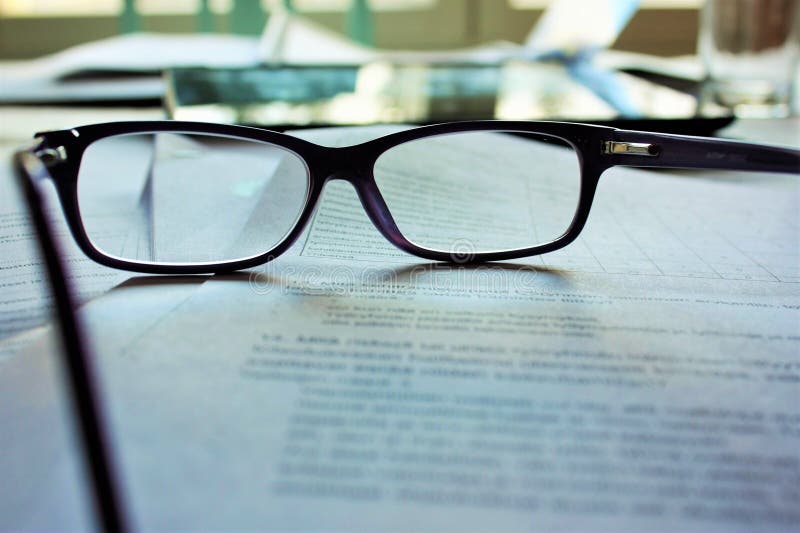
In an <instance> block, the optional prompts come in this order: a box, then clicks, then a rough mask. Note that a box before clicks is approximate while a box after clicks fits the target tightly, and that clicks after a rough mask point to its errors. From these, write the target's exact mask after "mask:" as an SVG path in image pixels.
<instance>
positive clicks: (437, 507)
mask: <svg viewBox="0 0 800 533" xmlns="http://www.w3.org/2000/svg"><path fill="white" fill-rule="evenodd" d="M19 113H20V114H19V115H18V116H24V113H23V112H19ZM70 118H71V117H70ZM91 120H93V121H94V120H97V119H96V118H92V119H91ZM78 122H80V121H78ZM798 127H800V123H798V121H797V120H792V121H785V122H779V123H771V124H768V125H767V124H765V123H759V122H752V123H748V124H741V125H737V126H734V129H732V130H731V131H732V132H733V133H734V134H736V135H737V136H741V135H743V134H747V135H755V136H756V137H759V136H765V137H762V138H761V139H766V138H767V137H766V136H770V137H769V140H772V141H775V140H779V139H778V137H779V136H780V138H781V139H785V141H784V142H789V143H791V144H794V145H797V144H800V143H798ZM781 132H782V133H781ZM784 135H786V137H783V136H784ZM603 180H604V182H603V183H602V184H601V188H600V191H599V193H598V198H597V202H598V204H597V205H596V206H595V207H594V208H593V212H592V215H591V220H590V224H589V227H587V232H588V233H587V235H586V237H585V238H582V239H583V241H582V242H579V243H576V245H577V246H578V248H577V249H576V250H575V251H572V252H565V253H563V254H561V253H559V254H552V255H551V256H546V257H545V258H543V259H541V260H531V261H529V262H518V263H516V264H515V265H511V266H509V267H508V268H506V267H493V268H491V269H486V270H465V269H455V270H450V269H442V268H439V267H438V266H436V265H425V264H422V265H420V263H419V261H417V260H408V261H406V262H404V263H400V262H397V263H390V264H388V265H387V264H384V263H378V264H376V263H369V262H368V261H362V260H360V259H350V260H348V259H346V258H344V257H345V256H346V253H342V252H343V251H342V250H341V249H338V250H337V249H336V248H335V247H333V248H332V247H330V246H327V247H326V248H325V250H322V248H318V250H317V252H316V253H315V254H314V255H311V256H306V257H305V258H303V257H300V258H297V263H292V262H282V261H276V262H275V263H273V264H272V266H270V267H269V268H267V267H265V268H264V269H261V270H256V272H255V275H254V276H253V275H240V276H226V277H217V278H214V279H210V280H206V279H203V280H194V281H191V282H184V283H182V284H178V283H169V284H167V285H160V286H159V287H158V290H157V291H153V290H152V286H151V285H150V284H148V283H147V282H146V280H145V282H142V281H141V280H140V282H139V283H132V284H131V283H129V284H127V285H125V286H123V287H121V288H119V289H117V290H114V291H111V292H110V293H109V294H107V295H105V296H104V297H101V298H97V299H95V300H93V301H92V302H91V303H89V304H88V305H87V306H86V307H85V316H86V319H87V321H88V323H89V325H90V326H92V330H93V332H94V334H95V335H96V341H97V346H98V347H101V349H102V357H103V358H104V359H103V360H104V363H103V364H104V370H105V372H106V373H107V376H106V377H107V379H108V381H107V383H108V388H109V389H110V390H111V391H113V393H114V394H112V396H113V397H112V399H111V409H110V410H111V415H112V418H113V420H114V421H115V422H118V423H119V427H120V428H121V429H120V430H119V431H120V432H119V434H118V437H119V438H120V441H122V442H121V444H120V447H121V450H122V451H121V454H122V459H123V461H124V462H125V463H126V464H127V465H128V466H127V468H128V469H127V470H126V474H127V478H126V480H127V481H128V482H129V486H130V487H131V489H130V491H131V495H132V502H133V507H134V511H135V512H136V515H137V519H138V521H139V524H140V525H143V526H145V527H149V528H154V529H174V528H175V527H176V526H183V527H187V528H190V529H194V528H196V529H232V528H234V529H251V528H258V527H259V526H260V527H263V526H264V525H265V524H269V526H268V527H275V528H276V529H287V528H296V529H320V528H326V529H354V530H378V529H388V528H397V529H403V530H412V529H413V530H416V529H430V530H443V529H464V528H465V527H470V528H474V529H476V530H497V529H502V530H527V529H530V528H531V527H532V524H535V525H536V527H541V528H543V529H555V528H568V529H582V530H588V529H594V530H606V529H634V530H642V529H645V528H647V529H654V528H655V529H664V528H672V527H680V528H681V529H686V530H691V529H695V530H702V531H708V530H712V529H718V530H729V529H731V528H737V527H740V528H743V529H750V528H755V529H759V530H776V531H781V530H791V529H796V527H797V525H798V524H799V523H800V517H798V515H797V513H796V508H797V506H796V505H794V504H795V503H796V491H793V487H796V486H797V479H798V477H797V476H798V464H800V457H799V456H798V452H797V450H798V449H800V447H798V446H797V443H798V441H797V436H798V435H800V431H798V428H799V427H800V426H798V425H797V424H798V421H800V419H799V418H798V412H797V402H796V398H797V394H798V389H797V381H796V379H795V378H796V376H797V375H798V373H800V372H798V366H797V356H798V353H799V352H798V348H797V337H796V334H797V331H798V328H797V325H798V324H800V322H798V315H797V301H798V297H799V296H800V289H798V284H797V281H798V280H800V275H798V274H800V272H797V271H794V272H792V271H788V270H781V271H777V270H774V269H773V270H770V268H769V267H770V265H769V264H767V263H768V259H769V258H770V257H771V256H770V254H773V253H775V252H774V250H760V251H759V250H757V249H755V248H745V252H742V253H744V255H748V254H750V255H752V257H751V259H752V262H753V263H755V264H748V265H744V264H739V265H738V266H740V267H742V268H741V269H740V270H735V269H733V267H734V266H737V265H735V264H733V263H731V262H729V261H728V262H726V260H725V259H724V258H723V255H724V253H723V252H725V253H728V252H730V251H731V250H732V248H736V247H735V246H734V244H736V243H730V242H728V244H730V245H731V246H728V247H724V249H723V247H722V246H721V245H720V243H721V242H722V241H725V240H726V239H727V238H728V235H726V234H724V233H723V234H721V235H720V234H719V233H718V230H719V229H720V225H721V224H727V223H730V222H732V221H735V220H734V218H735V217H734V215H735V214H736V209H734V206H736V205H741V206H744V205H747V206H750V207H753V206H755V207H756V209H755V210H753V212H752V216H751V218H750V219H748V220H751V221H752V222H753V224H754V226H753V227H752V228H751V229H752V231H751V232H748V236H752V235H756V234H758V233H759V232H760V231H770V230H772V229H774V228H775V225H774V224H771V223H769V222H770V220H771V219H772V218H774V217H781V216H788V217H792V216H794V217H795V218H794V222H795V223H796V222H797V220H796V216H797V212H798V211H797V205H798V200H800V198H799V197H798V191H800V189H798V187H797V186H796V185H792V181H791V180H787V179H783V178H779V177H775V176H766V175H757V176H753V175H750V176H746V175H745V174H742V173H725V174H724V175H723V174H721V173H719V174H717V173H709V172H703V173H700V172H697V173H694V172H688V171H681V172H676V173H663V172H661V173H649V172H642V171H637V170H625V169H620V170H619V171H616V170H615V171H614V172H612V173H610V174H609V176H607V177H604V178H603ZM752 180H762V182H763V184H764V185H763V186H764V191H763V194H761V193H760V192H759V190H758V189H756V188H752V187H750V186H749V185H748V184H750V183H751V182H752ZM675 187H680V190H681V191H682V193H681V194H677V193H676V192H675V190H674V189H675ZM776 187H777V188H778V190H781V191H785V193H786V194H784V195H780V194H776V193H775V188H776ZM683 191H685V192H683ZM715 192H716V193H719V194H718V195H716V196H714V195H713V194H712V193H715ZM326 194H327V193H326ZM331 194H337V195H341V196H337V198H345V193H344V191H341V190H339V191H336V190H332V191H331ZM709 195H711V196H712V198H713V200H714V201H713V202H710V203H705V202H699V203H698V198H701V197H703V198H707V197H708V196H709ZM767 198H768V199H771V200H776V203H774V204H764V203H762V202H763V201H764V199H767ZM644 199H647V202H644V201H643V200H644ZM678 202H680V203H678ZM715 204H716V205H715ZM759 206H763V207H762V208H758V207H759ZM711 207H714V209H715V211H713V212H712V211H710V208H711ZM792 207H794V208H793V209H792ZM703 213H713V215H715V216H709V215H706V216H703ZM721 213H724V216H721V215H720V214H721ZM325 215H326V213H325V212H324V210H323V209H321V210H320V213H319V214H318V218H317V220H316V221H315V223H323V222H324V216H325ZM654 219H659V220H660V221H661V222H660V223H661V227H663V228H667V230H669V231H667V230H665V231H663V232H662V233H660V234H658V235H657V236H658V237H659V238H661V239H664V240H667V239H669V242H667V244H670V245H672V247H671V248H669V249H668V252H669V253H668V254H666V255H664V256H661V257H656V256H655V255H654V254H653V253H652V251H653V250H654V248H648V247H647V246H645V245H644V244H643V243H644V241H645V240H647V239H650V240H652V237H653V235H652V234H651V235H644V234H642V232H641V230H642V229H644V228H653V227H656V225H657V224H656V221H654ZM718 219H719V220H718ZM759 221H762V222H763V224H759ZM787 222H788V223H791V222H792V220H791V219H788V220H787ZM366 227H368V226H366ZM745 229H747V228H745ZM311 231H312V232H313V231H314V228H312V230H311ZM364 231H367V230H366V229H365V230H364ZM670 232H672V233H670ZM670 235H672V237H670ZM798 236H799V234H798V233H797V232H794V233H791V234H790V240H789V242H788V243H784V244H785V250H784V251H786V253H789V254H794V255H795V256H796V255H797V254H798V249H799V248H800V246H799V243H800V240H798ZM720 237H722V238H720ZM637 246H638V251H637V250H636V248H637ZM681 246H683V248H681ZM715 246H717V247H716V248H715ZM587 251H588V252H587ZM344 252H347V250H344ZM589 252H590V253H589ZM740 252H741V250H740ZM337 254H338V256H337ZM625 254H628V255H625ZM633 254H636V255H635V256H634V255H633ZM753 254H757V255H753ZM620 256H624V257H631V258H633V257H635V259H637V261H636V264H634V261H632V260H631V261H627V263H624V264H623V263H621V262H615V261H614V259H615V257H620ZM712 256H714V257H715V260H712ZM591 259H593V260H594V261H595V262H594V263H590V260H591ZM648 261H649V263H648ZM796 264H797V263H796ZM295 265H302V266H304V267H305V268H310V267H311V266H314V267H315V268H316V270H314V273H315V276H317V277H316V278H313V279H311V278H309V277H304V276H303V273H304V272H305V273H306V274H307V273H308V272H311V270H305V271H299V270H293V268H294V266H295ZM745 266H746V267H747V268H744V267H745ZM757 266H760V267H761V270H759V269H758V268H756V267H757ZM344 267H348V268H350V270H344V269H343V268H344ZM723 267H725V268H723ZM764 270H766V272H767V274H769V275H771V276H772V278H770V279H768V280H762V278H760V277H759V276H760V275H766V274H764ZM798 270H800V265H798ZM354 272H355V273H356V274H357V276H356V277H354V278H352V279H349V278H348V276H349V275H350V274H351V273H354ZM365 272H366V273H367V274H368V275H369V276H372V277H369V278H368V277H365V276H361V274H362V273H365ZM378 275H385V276H386V277H384V278H381V277H379V276H378ZM376 276H378V277H376ZM459 276H461V277H460V278H459ZM320 280H322V281H323V282H322V283H321V282H320ZM343 280H344V282H345V284H344V285H342V282H343ZM437 280H439V281H442V280H446V283H441V284H438V282H437ZM328 281H334V282H336V283H333V284H332V283H327V282H328ZM390 282H391V283H395V285H391V288H392V291H386V290H382V287H384V286H386V284H388V283H390ZM470 283H476V284H480V285H472V286H470V285H469V284H470ZM342 287H344V288H342ZM470 287H472V288H473V289H475V288H476V287H480V290H473V291H472V292H469V291H467V290H466V289H469V288H470ZM154 293H155V294H157V297H154ZM421 316H424V317H425V318H424V319H420V318H413V319H412V318H409V317H421ZM388 323H391V324H390V325H391V327H390V325H387V324H388ZM382 324H383V325H382ZM308 332H311V334H309V333H308ZM454 332H455V333H454ZM165 343H169V347H170V349H169V350H168V351H165V350H164V345H165ZM42 350H44V348H41V347H40V348H39V350H38V352H37V350H32V351H26V352H25V353H21V354H19V355H17V356H15V357H12V358H11V359H9V360H8V361H7V362H6V363H5V364H4V365H3V366H0V385H1V386H3V387H5V388H4V389H0V398H2V401H0V405H3V406H4V408H5V411H3V412H2V415H3V416H2V417H0V420H4V421H6V422H7V425H6V426H5V427H14V428H16V429H17V430H18V432H16V433H14V437H19V436H21V435H25V436H27V437H30V436H31V435H38V436H39V437H44V434H43V433H44V432H43V431H42V429H41V428H42V427H44V428H47V430H48V431H49V432H50V433H52V435H50V438H46V439H45V438H41V439H39V440H35V439H29V440H25V444H27V449H24V450H20V448H21V447H22V445H20V444H19V442H20V440H16V441H15V440H13V438H12V441H11V442H12V444H13V443H14V442H16V443H17V446H15V447H14V448H13V449H14V451H15V452H19V453H22V454H23V456H25V457H26V461H25V462H24V463H19V462H17V463H15V466H14V468H13V470H9V469H10V468H11V467H10V466H8V465H7V464H2V466H0V472H9V471H10V472H11V473H12V474H14V478H15V479H18V480H19V482H18V483H17V486H16V489H17V492H16V494H15V495H12V496H13V497H11V498H7V499H5V498H4V499H3V501H4V502H5V505H6V507H4V508H3V509H1V510H2V511H3V512H0V516H3V517H13V518H14V519H15V520H16V522H14V523H9V524H8V527H20V526H19V525H20V524H22V526H21V527H22V528H32V529H36V528H46V527H48V526H50V527H57V526H59V525H60V526H63V524H79V525H80V524H85V520H86V516H85V508H83V507H82V505H81V503H80V500H79V498H76V497H75V493H74V490H75V489H74V487H76V486H79V483H78V482H77V481H76V476H75V470H74V464H72V463H70V462H69V461H68V460H67V459H65V457H69V454H68V453H67V452H64V451H63V450H62V451H61V452H57V451H54V450H53V447H55V446H56V445H61V446H63V447H64V449H66V450H69V446H68V444H67V442H68V441H66V439H65V438H64V435H63V434H62V433H61V432H63V431H64V428H63V423H64V422H63V419H62V418H65V415H64V413H63V412H62V413H61V417H59V416H57V415H58V411H57V410H56V411H52V410H51V411H47V410H46V409H44V408H43V407H42V406H43V405H44V406H47V405H50V403H51V402H52V403H55V404H57V403H58V402H57V401H55V400H57V399H58V395H57V393H56V392H55V391H54V390H53V389H52V383H50V385H51V387H50V389H47V387H45V385H47V381H46V380H45V381H42V379H41V376H39V377H37V375H38V374H37V372H36V371H37V370H38V371H42V372H45V373H46V371H47V369H48V368H49V366H48V365H47V364H45V363H43V361H44V360H45V359H44V358H43V355H42V354H43V352H42ZM126 350H127V351H126ZM37 353H39V356H38V357H39V358H38V359H37V358H36V356H37ZM120 354H121V356H119V357H118V355H120ZM220 354H224V356H225V357H224V358H220ZM23 357H27V358H28V360H29V361H31V362H37V365H23V364H22V363H18V361H25V359H22V358H23ZM44 357H46V353H45V354H44ZM26 368H27V370H26V373H24V374H20V375H25V376H27V377H28V378H29V379H32V380H33V381H32V383H34V384H35V385H36V386H37V387H39V388H36V389H34V388H33V387H27V386H24V385H22V384H20V381H19V380H17V381H14V382H12V383H9V379H8V373H9V372H11V371H12V370H13V371H14V372H21V371H22V370H24V369H26ZM9 369H12V370H9ZM21 369H22V370H21ZM165 376H166V377H165ZM4 377H5V378H6V379H3V378H4ZM14 383H16V386H15V387H14V385H13V384H14ZM25 385H27V384H25ZM198 386H202V389H201V390H202V391H203V393H202V394H197V390H198V389H197V387H198ZM8 387H14V388H13V393H14V394H18V395H19V396H17V397H19V398H21V400H20V402H19V405H18V406H12V407H9V404H8V402H6V403H4V402H5V401H6V399H7V398H9V397H14V395H12V394H11V393H10V392H9V388H8ZM31 405H37V406H38V407H39V409H38V410H36V411H35V413H34V414H35V415H37V416H39V417H42V416H45V415H43V414H42V413H43V412H46V413H49V414H47V415H46V416H45V419H46V420H47V421H48V422H49V423H50V424H51V425H42V424H38V425H37V427H34V428H31V427H30V425H28V427H25V425H24V424H20V421H19V417H17V419H16V420H15V419H14V418H13V416H12V415H13V413H14V411H13V410H14V409H15V408H19V409H29V408H30V407H31ZM24 412H26V413H27V411H24ZM54 413H55V414H54ZM33 419H34V420H39V419H37V418H35V417H34V418H33ZM59 420H61V421H60V422H59ZM14 424H16V425H14ZM51 428H53V429H52V431H50V429H51ZM6 436H7V435H6ZM178 437H180V438H178ZM42 442H44V443H47V446H36V444H37V443H42ZM25 454H27V455H25ZM37 454H43V455H37ZM54 456H55V457H58V458H59V459H60V460H59V461H55V460H53V459H52V458H53V457H54ZM31 457H38V458H39V460H38V461H37V460H35V459H31ZM20 464H24V465H25V467H20V466H19V465H20ZM71 464H72V466H70V465H71ZM54 465H57V466H54ZM4 477H5V478H6V479H8V476H4ZM44 487H47V490H45V489H44ZM60 491H64V492H63V493H61V492H60ZM64 494H67V495H68V496H66V497H65V496H64ZM12 504H13V506H12ZM12 511H13V512H12ZM54 520H55V522H54ZM54 524H55V526H54ZM676 524H679V525H676ZM3 525H4V526H6V524H3Z"/></svg>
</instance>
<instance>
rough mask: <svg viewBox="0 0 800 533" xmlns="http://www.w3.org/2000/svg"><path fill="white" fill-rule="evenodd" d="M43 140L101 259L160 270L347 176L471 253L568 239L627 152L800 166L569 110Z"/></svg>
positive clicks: (74, 216)
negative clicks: (568, 115) (363, 137)
mask: <svg viewBox="0 0 800 533" xmlns="http://www.w3.org/2000/svg"><path fill="white" fill-rule="evenodd" d="M28 153H32V154H33V155H35V156H37V158H38V159H39V161H41V163H43V165H44V167H45V168H46V171H47V172H45V173H43V175H46V176H49V177H50V178H51V179H52V181H53V183H54V184H55V187H56V190H57V192H58V196H59V199H60V201H61V204H62V206H63V209H64V212H65V214H66V219H67V223H68V225H69V227H70V230H71V232H72V234H73V236H74V238H75V240H76V241H77V242H78V244H79V245H80V247H81V249H82V250H83V251H84V252H85V253H86V254H87V255H88V256H89V257H90V258H92V259H93V260H95V261H97V262H98V263H101V264H103V265H106V266H110V267H114V268H120V269H124V270H131V271H135V272H146V273H155V274H179V273H183V274H191V273H217V272H228V271H233V270H239V269H244V268H250V267H253V266H256V265H259V264H262V263H265V262H267V261H270V260H272V259H274V258H275V257H277V256H279V255H280V254H282V253H284V252H285V251H286V250H287V249H288V248H289V247H290V246H291V245H292V244H293V243H294V242H295V241H296V240H297V238H298V237H299V236H300V234H301V233H302V231H303V229H304V227H305V226H306V225H307V223H308V221H309V219H310V218H311V215H312V213H313V212H314V209H315V206H316V205H317V203H318V200H319V198H320V194H321V192H322V190H323V187H324V185H325V184H326V183H327V182H328V181H330V180H335V179H341V180H345V181H348V182H349V183H350V184H351V185H352V186H353V187H354V188H355V191H356V192H357V194H358V196H359V198H360V200H361V203H362V205H363V206H364V209H365V211H366V213H367V215H368V216H369V218H370V219H371V220H372V222H373V223H374V224H375V226H376V227H377V228H378V231H380V233H381V234H383V236H384V237H386V239H387V240H389V242H391V243H392V244H394V245H395V246H397V247H398V248H400V249H401V250H404V251H406V252H408V253H410V254H413V255H416V256H419V257H423V258H426V259H431V260H436V261H454V262H460V263H467V262H482V261H496V260H504V259H514V258H519V257H526V256H532V255H537V254H543V253H547V252H551V251H553V250H557V249H559V248H562V247H564V246H566V245H568V244H569V243H570V242H572V241H573V240H575V238H576V237H577V236H578V235H579V233H580V232H581V230H582V228H583V227H584V225H585V223H586V220H587V218H588V216H589V210H590V207H591V204H592V198H593V197H594V193H595V190H596V188H597V185H598V181H599V178H600V176H601V174H602V173H603V172H604V171H605V170H607V169H608V168H610V167H613V166H618V165H621V166H636V167H662V168H706V169H731V170H752V171H767V172H786V173H797V172H798V171H800V151H797V150H791V149H786V148H779V147H769V146H761V145H756V144H748V143H742V142H736V141H727V140H719V139H709V138H701V137H688V136H679V135H667V134H656V133H645V132H637V131H626V130H618V129H614V128H609V127H604V126H591V125H585V124H569V123H558V122H506V121H475V122H458V123H450V124H438V125H433V126H424V127H420V128H414V129H409V130H404V131H400V132H397V133H392V134H390V135H386V136H384V137H380V138H378V139H375V140H371V141H368V142H365V143H362V144H358V145H355V146H345V147H326V146H320V145H317V144H313V143H311V142H308V141H305V140H302V139H300V138H297V137H293V136H290V135H285V134H281V133H276V132H272V131H266V130H261V129H257V128H249V127H243V126H230V125H221V124H208V123H193V122H178V121H164V122H119V123H109V124H94V125H89V126H81V127H78V128H74V129H70V130H62V131H51V132H46V133H42V134H39V135H38V136H37V139H36V143H35V146H34V147H33V148H31V149H30V150H29V151H28ZM23 163H24V161H23ZM18 168H19V169H20V171H21V172H24V173H27V174H28V176H29V177H30V178H35V177H36V173H34V172H31V171H30V170H26V169H28V168H29V165H26V164H20V165H18ZM633 186H635V184H633ZM342 216H346V215H345V214H344V213H342Z"/></svg>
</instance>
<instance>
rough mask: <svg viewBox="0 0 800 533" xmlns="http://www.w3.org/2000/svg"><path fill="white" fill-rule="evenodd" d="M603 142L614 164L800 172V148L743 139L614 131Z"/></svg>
mask: <svg viewBox="0 0 800 533" xmlns="http://www.w3.org/2000/svg"><path fill="white" fill-rule="evenodd" d="M613 137H614V140H613V141H606V142H604V143H603V146H602V150H603V153H604V154H607V155H610V156H611V157H612V158H614V164H616V165H626V166H636V167H663V168H707V169H719V170H749V171H761V172H782V173H788V174H797V173H800V151H799V150H793V149H791V148H781V147H778V146H765V145H759V144H752V143H746V142H740V141H729V140H724V139H711V138H705V137H690V136H688V135H669V134H664V133H647V132H640V131H627V130H615V131H614V133H613Z"/></svg>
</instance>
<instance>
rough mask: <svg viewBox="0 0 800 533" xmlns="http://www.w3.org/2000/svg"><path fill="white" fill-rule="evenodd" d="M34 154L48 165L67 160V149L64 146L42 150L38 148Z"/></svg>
mask: <svg viewBox="0 0 800 533" xmlns="http://www.w3.org/2000/svg"><path fill="white" fill-rule="evenodd" d="M34 154H35V155H36V157H38V158H39V159H40V160H41V162H42V164H43V165H44V166H46V167H52V166H54V165H57V164H59V163H63V162H64V161H66V160H67V149H66V148H64V147H63V146H57V147H56V148H42V149H41V150H36V151H35V152H34Z"/></svg>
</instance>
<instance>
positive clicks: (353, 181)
mask: <svg viewBox="0 0 800 533" xmlns="http://www.w3.org/2000/svg"><path fill="white" fill-rule="evenodd" d="M334 180H342V181H346V182H348V183H350V185H352V186H353V188H354V189H355V191H356V194H357V195H358V199H359V201H360V202H361V206H362V207H363V208H364V211H365V212H366V214H367V217H369V219H370V221H371V222H372V224H373V225H374V226H375V228H376V229H377V230H378V232H380V234H381V235H383V237H384V238H385V239H386V240H388V241H389V242H390V243H392V244H393V245H394V246H396V247H397V248H399V249H401V250H403V251H405V252H408V253H411V254H417V255H421V254H423V253H424V250H422V249H420V248H419V247H417V246H416V245H414V244H412V243H411V242H409V241H408V240H407V239H406V238H405V237H403V234H402V233H401V231H400V229H399V228H398V227H397V223H396V222H395V221H394V218H393V217H392V214H391V213H390V211H389V208H388V206H387V205H386V202H385V201H384V199H383V196H382V195H381V193H380V191H379V190H378V186H377V185H376V184H375V180H374V179H373V178H372V175H371V174H369V173H365V171H364V170H363V169H362V170H359V169H357V168H354V167H352V166H347V167H345V168H343V169H342V168H340V169H338V170H335V171H333V172H330V173H328V174H327V176H326V177H325V179H324V183H328V182H330V181H334Z"/></svg>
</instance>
